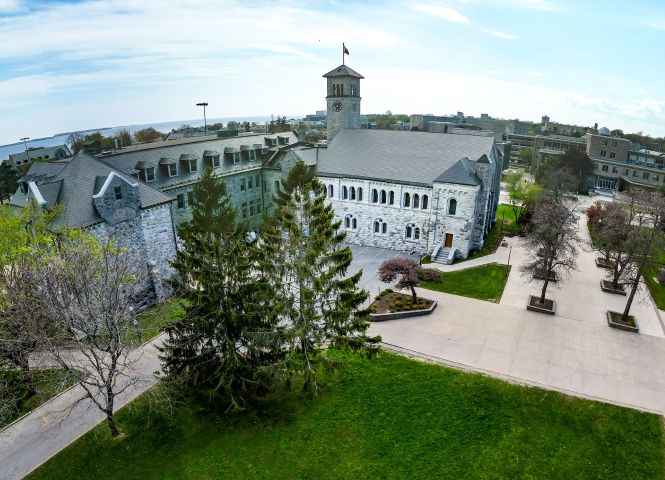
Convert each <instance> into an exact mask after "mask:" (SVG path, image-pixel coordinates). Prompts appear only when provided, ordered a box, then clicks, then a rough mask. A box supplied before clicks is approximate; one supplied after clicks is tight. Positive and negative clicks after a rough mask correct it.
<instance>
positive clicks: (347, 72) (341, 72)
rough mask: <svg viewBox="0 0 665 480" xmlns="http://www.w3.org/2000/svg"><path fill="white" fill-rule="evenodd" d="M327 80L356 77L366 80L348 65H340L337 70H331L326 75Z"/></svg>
mask: <svg viewBox="0 0 665 480" xmlns="http://www.w3.org/2000/svg"><path fill="white" fill-rule="evenodd" d="M324 77H325V78H332V77H356V78H365V77H363V76H362V75H360V74H359V73H358V72H356V71H355V70H354V69H352V68H350V67H349V66H348V65H340V66H339V67H337V68H334V69H332V70H330V71H329V72H328V73H326V74H325V75H324Z"/></svg>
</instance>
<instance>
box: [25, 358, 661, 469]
mask: <svg viewBox="0 0 665 480" xmlns="http://www.w3.org/2000/svg"><path fill="white" fill-rule="evenodd" d="M344 359H345V360H346V364H345V365H344V366H343V368H342V369H341V370H340V371H339V375H338V377H337V378H336V379H335V380H334V381H333V380H331V381H330V383H329V384H328V386H327V387H326V388H325V389H324V390H323V392H322V393H321V395H320V396H319V397H317V398H315V399H313V400H311V399H307V398H305V397H304V396H302V395H301V394H299V393H293V394H288V395H287V394H282V395H281V396H276V397H274V398H271V399H265V400H263V401H261V402H258V403H257V405H255V406H254V407H253V408H252V409H251V410H247V411H244V412H241V413H235V414H225V415H224V414H215V413H209V412H203V411H199V410H196V409H193V408H189V407H179V408H177V409H176V410H174V411H173V414H172V415H171V414H169V413H167V410H166V409H160V408H155V407H154V406H151V405H150V403H149V402H148V401H147V399H146V398H145V397H142V398H140V399H139V400H138V401H137V402H135V403H134V404H133V408H131V409H124V410H122V411H121V412H120V414H119V419H120V425H121V428H122V429H123V432H124V436H123V437H121V438H120V439H116V440H112V439H111V438H110V435H109V434H108V431H107V428H106V426H105V425H103V424H102V425H100V426H98V427H97V428H96V429H94V430H93V431H91V432H89V433H88V434H86V435H85V436H83V437H82V438H81V439H80V440H78V441H77V442H75V443H74V444H73V445H71V446H70V447H69V448H67V449H66V450H64V451H63V452H61V453H60V454H59V455H57V456H56V457H54V458H53V459H52V460H50V461H49V462H48V463H46V464H45V465H43V466H42V467H40V468H39V469H38V470H37V471H36V472H34V473H33V474H32V475H31V476H30V477H29V478H32V479H63V478H82V477H85V478H94V479H96V480H104V479H117V478H122V479H139V478H140V479H197V480H198V479H202V480H206V479H222V478H224V479H246V478H260V479H291V478H293V479H319V478H326V479H328V478H335V479H337V478H341V479H356V478H358V479H373V478H404V479H433V478H437V479H439V478H445V479H456V480H457V479H527V478H528V479H541V478H542V479H545V478H547V479H566V480H571V479H585V480H589V479H604V480H607V479H628V478H630V479H647V478H648V479H656V478H663V475H664V473H665V470H664V464H665V461H664V449H663V446H664V445H663V425H662V418H661V417H659V416H657V415H651V414H646V413H641V412H638V411H635V410H630V409H626V408H621V407H616V406H612V405H607V404H602V403H597V402H591V401H587V400H581V399H577V398H573V397H567V396H564V395H562V394H559V393H554V392H547V391H544V390H540V389H537V388H526V387H521V386H516V385H512V384H508V383H505V382H502V381H499V380H495V379H491V378H488V377H485V376H482V375H478V374H470V373H466V372H461V371H456V370H452V369H447V368H443V367H440V366H437V365H431V364H424V363H420V362H416V361H413V360H409V359H406V358H403V357H398V356H395V355H390V354H386V353H382V354H380V356H379V357H378V358H374V359H372V360H365V359H361V358H359V357H356V356H352V357H349V356H347V357H344ZM83 472H85V473H83Z"/></svg>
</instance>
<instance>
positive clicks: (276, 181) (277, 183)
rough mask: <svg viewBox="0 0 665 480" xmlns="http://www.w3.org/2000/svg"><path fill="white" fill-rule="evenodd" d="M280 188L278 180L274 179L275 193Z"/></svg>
mask: <svg viewBox="0 0 665 480" xmlns="http://www.w3.org/2000/svg"><path fill="white" fill-rule="evenodd" d="M279 192H280V188H279V180H275V193H279Z"/></svg>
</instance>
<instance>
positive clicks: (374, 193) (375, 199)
mask: <svg viewBox="0 0 665 480" xmlns="http://www.w3.org/2000/svg"><path fill="white" fill-rule="evenodd" d="M372 203H379V192H378V191H377V190H376V188H373V189H372Z"/></svg>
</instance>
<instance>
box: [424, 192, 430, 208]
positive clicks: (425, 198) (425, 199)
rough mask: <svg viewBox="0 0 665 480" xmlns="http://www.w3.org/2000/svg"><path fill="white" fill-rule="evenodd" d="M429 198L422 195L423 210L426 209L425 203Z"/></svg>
mask: <svg viewBox="0 0 665 480" xmlns="http://www.w3.org/2000/svg"><path fill="white" fill-rule="evenodd" d="M428 201H429V199H428V198H427V195H423V210H427V203H428Z"/></svg>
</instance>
